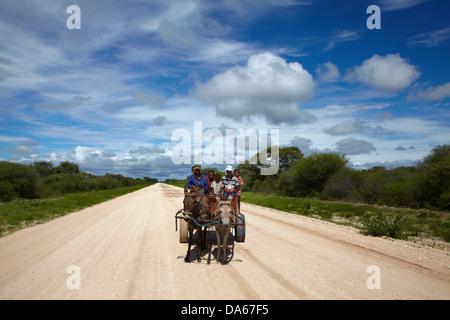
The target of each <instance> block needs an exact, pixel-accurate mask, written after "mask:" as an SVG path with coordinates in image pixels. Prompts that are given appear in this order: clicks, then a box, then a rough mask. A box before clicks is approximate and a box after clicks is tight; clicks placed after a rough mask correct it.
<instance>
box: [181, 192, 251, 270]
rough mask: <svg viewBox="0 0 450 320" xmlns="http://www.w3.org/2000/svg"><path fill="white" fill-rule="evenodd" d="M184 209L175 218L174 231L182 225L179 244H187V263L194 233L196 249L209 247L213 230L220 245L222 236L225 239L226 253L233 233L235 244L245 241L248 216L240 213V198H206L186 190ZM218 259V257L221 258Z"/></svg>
mask: <svg viewBox="0 0 450 320" xmlns="http://www.w3.org/2000/svg"><path fill="white" fill-rule="evenodd" d="M183 204H184V207H183V209H180V210H178V212H177V213H176V214H175V227H176V228H177V226H178V222H177V220H179V221H180V231H179V240H180V243H188V244H189V248H188V253H187V255H186V258H185V261H186V262H187V261H188V260H189V254H190V248H191V245H192V240H193V239H192V236H193V231H194V229H196V230H197V249H198V250H200V246H201V247H202V248H205V247H206V230H207V228H208V227H211V226H214V228H215V230H216V234H217V237H218V245H219V247H220V246H221V245H220V240H219V235H222V238H223V240H224V241H223V245H224V247H223V246H222V248H223V249H224V250H225V253H226V246H227V241H228V234H229V233H230V231H231V230H232V229H234V240H235V241H236V242H244V241H245V216H244V214H242V213H240V210H239V209H240V208H239V205H238V201H237V198H233V197H231V196H230V197H228V198H227V197H219V196H204V195H197V194H196V193H190V192H189V190H185V198H184V202H183ZM219 256H220V251H219ZM218 259H219V257H218Z"/></svg>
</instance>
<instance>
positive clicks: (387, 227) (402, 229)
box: [362, 213, 411, 239]
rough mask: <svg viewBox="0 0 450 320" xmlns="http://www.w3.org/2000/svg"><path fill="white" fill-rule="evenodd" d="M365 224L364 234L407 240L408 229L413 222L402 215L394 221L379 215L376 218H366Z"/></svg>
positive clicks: (364, 219)
mask: <svg viewBox="0 0 450 320" xmlns="http://www.w3.org/2000/svg"><path fill="white" fill-rule="evenodd" d="M362 222H363V231H362V232H363V234H365V235H371V236H375V237H381V236H387V237H391V238H395V239H407V238H408V227H409V226H410V225H411V221H410V220H409V219H407V218H405V217H404V216H402V215H401V214H398V215H396V216H395V218H394V219H393V220H390V219H388V218H386V217H385V216H384V215H383V214H381V213H378V214H377V215H376V216H371V217H367V216H365V217H364V218H363V220H362Z"/></svg>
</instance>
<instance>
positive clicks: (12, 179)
mask: <svg viewBox="0 0 450 320" xmlns="http://www.w3.org/2000/svg"><path fill="white" fill-rule="evenodd" d="M37 180H38V175H37V172H36V170H34V169H33V168H31V167H30V166H27V165H24V164H19V163H13V162H7V161H2V162H0V181H6V182H9V183H10V185H12V186H13V188H14V193H15V195H17V196H19V197H21V198H28V199H32V198H36V197H37ZM4 188H10V187H9V186H8V187H7V186H6V184H5V185H4ZM9 192H10V191H8V193H9Z"/></svg>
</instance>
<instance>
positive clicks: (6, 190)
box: [0, 180, 14, 202]
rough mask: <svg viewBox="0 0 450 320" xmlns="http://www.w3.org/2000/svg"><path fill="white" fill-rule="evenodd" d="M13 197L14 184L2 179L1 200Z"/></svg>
mask: <svg viewBox="0 0 450 320" xmlns="http://www.w3.org/2000/svg"><path fill="white" fill-rule="evenodd" d="M12 199H14V186H13V185H12V184H11V182H9V181H6V180H3V181H0V201H4V202H8V201H11V200H12Z"/></svg>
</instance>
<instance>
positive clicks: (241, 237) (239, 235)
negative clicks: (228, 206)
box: [235, 213, 245, 242]
mask: <svg viewBox="0 0 450 320" xmlns="http://www.w3.org/2000/svg"><path fill="white" fill-rule="evenodd" d="M238 217H239V219H237V221H236V222H237V223H242V224H243V225H237V226H236V239H235V240H236V242H244V241H245V216H244V215H243V214H242V213H241V214H239V215H238Z"/></svg>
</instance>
